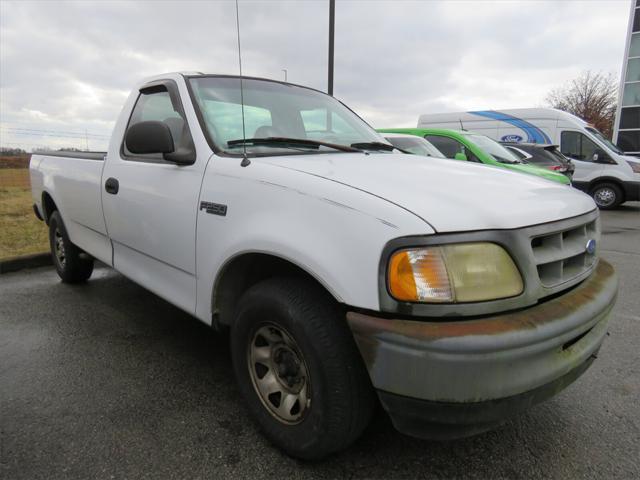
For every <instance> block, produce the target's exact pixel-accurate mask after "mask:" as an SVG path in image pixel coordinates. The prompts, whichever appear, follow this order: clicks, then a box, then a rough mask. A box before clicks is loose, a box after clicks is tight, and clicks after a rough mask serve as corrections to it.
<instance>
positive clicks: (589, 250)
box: [585, 238, 596, 255]
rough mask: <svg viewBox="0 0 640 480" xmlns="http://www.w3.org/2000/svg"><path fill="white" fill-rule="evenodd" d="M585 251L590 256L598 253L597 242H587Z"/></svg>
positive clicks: (592, 240)
mask: <svg viewBox="0 0 640 480" xmlns="http://www.w3.org/2000/svg"><path fill="white" fill-rule="evenodd" d="M585 250H586V251H587V253H588V254H589V255H593V254H594V253H596V241H595V240H594V239H593V238H592V239H591V240H589V241H588V242H587V245H586V246H585Z"/></svg>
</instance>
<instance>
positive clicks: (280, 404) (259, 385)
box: [247, 323, 311, 425]
mask: <svg viewBox="0 0 640 480" xmlns="http://www.w3.org/2000/svg"><path fill="white" fill-rule="evenodd" d="M247 364H248V368H249V376H250V377H251V383H252V384H253V388H254V390H255V392H256V394H257V395H258V398H259V399H260V401H261V402H262V404H263V405H264V407H265V408H266V410H267V411H268V412H269V413H270V414H271V416H272V417H274V418H275V419H276V420H278V421H279V422H282V423H285V424H288V425H295V424H297V423H300V422H301V421H302V420H303V419H304V417H305V415H306V413H307V412H308V411H309V408H310V406H311V383H310V378H309V369H308V368H307V364H306V362H305V360H304V357H303V356H302V354H301V352H300V348H299V347H298V344H297V343H296V341H295V340H294V339H293V337H292V336H291V334H289V332H287V331H286V330H285V329H284V328H282V327H281V326H279V325H275V324H273V323H265V324H262V325H261V326H260V327H259V328H258V329H257V330H256V331H255V332H254V334H253V336H252V338H251V342H250V344H249V348H248V349H247Z"/></svg>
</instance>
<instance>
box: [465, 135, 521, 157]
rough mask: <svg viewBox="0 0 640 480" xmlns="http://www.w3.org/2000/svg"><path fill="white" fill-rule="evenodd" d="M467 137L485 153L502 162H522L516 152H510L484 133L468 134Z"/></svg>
mask: <svg viewBox="0 0 640 480" xmlns="http://www.w3.org/2000/svg"><path fill="white" fill-rule="evenodd" d="M467 138H468V139H469V140H470V141H472V142H473V143H475V144H476V145H477V146H478V147H479V148H480V149H481V150H483V151H484V152H485V153H488V154H489V155H491V156H492V157H493V158H494V159H495V160H496V161H497V162H500V163H522V161H520V159H519V158H518V157H517V156H516V154H515V153H512V152H510V151H509V150H507V149H506V148H504V147H503V146H502V145H500V144H499V143H498V142H496V141H495V140H492V139H490V138H489V137H485V136H484V135H467Z"/></svg>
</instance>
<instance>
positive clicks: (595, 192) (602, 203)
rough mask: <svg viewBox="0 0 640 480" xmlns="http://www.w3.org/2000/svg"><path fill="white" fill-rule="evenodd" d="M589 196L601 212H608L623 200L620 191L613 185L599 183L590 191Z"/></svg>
mask: <svg viewBox="0 0 640 480" xmlns="http://www.w3.org/2000/svg"><path fill="white" fill-rule="evenodd" d="M591 196H592V197H593V199H594V200H595V202H596V205H598V208H601V209H602V210H610V209H612V208H616V207H617V206H618V205H620V204H621V203H622V202H623V200H624V197H623V194H622V190H621V189H620V187H619V186H618V185H616V184H615V183H600V184H598V185H596V186H595V187H594V188H593V189H592V190H591Z"/></svg>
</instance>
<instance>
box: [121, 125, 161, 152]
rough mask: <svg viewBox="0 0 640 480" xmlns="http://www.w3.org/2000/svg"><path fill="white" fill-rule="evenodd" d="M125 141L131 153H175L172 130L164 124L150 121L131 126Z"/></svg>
mask: <svg viewBox="0 0 640 480" xmlns="http://www.w3.org/2000/svg"><path fill="white" fill-rule="evenodd" d="M124 141H125V144H126V145H127V149H128V150H129V151H130V152H131V153H138V154H145V153H163V154H164V153H171V152H173V137H172V136H171V130H169V127H168V126H167V125H166V124H165V123H163V122H155V121H148V122H139V123H136V124H134V125H131V126H130V127H129V129H128V130H127V134H126V135H125V138H124Z"/></svg>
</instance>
